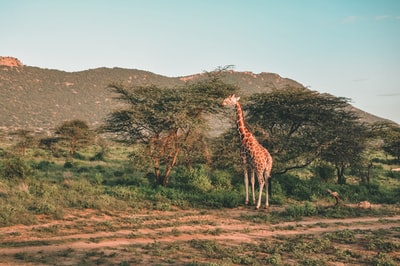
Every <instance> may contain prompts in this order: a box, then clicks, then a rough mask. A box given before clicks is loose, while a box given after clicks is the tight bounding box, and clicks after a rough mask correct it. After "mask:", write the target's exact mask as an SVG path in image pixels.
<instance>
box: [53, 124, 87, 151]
mask: <svg viewBox="0 0 400 266" xmlns="http://www.w3.org/2000/svg"><path fill="white" fill-rule="evenodd" d="M56 134H57V135H58V136H59V138H60V139H61V140H64V141H66V143H67V146H68V151H69V155H73V154H75V152H76V149H78V148H80V147H84V146H87V145H89V144H90V143H92V142H93V140H94V134H93V131H92V130H91V129H90V128H89V126H88V125H87V123H86V122H85V121H82V120H79V119H76V120H70V121H65V122H64V123H62V124H61V125H60V126H59V127H57V129H56Z"/></svg>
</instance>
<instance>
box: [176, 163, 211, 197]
mask: <svg viewBox="0 0 400 266" xmlns="http://www.w3.org/2000/svg"><path fill="white" fill-rule="evenodd" d="M173 186H176V187H178V188H181V189H185V190H196V191H197V192H206V191H210V190H211V189H212V188H213V185H212V183H211V179H210V177H209V175H208V169H207V168H206V167H205V166H202V165H200V166H198V167H196V168H190V169H187V168H181V169H178V171H177V173H176V177H175V184H173Z"/></svg>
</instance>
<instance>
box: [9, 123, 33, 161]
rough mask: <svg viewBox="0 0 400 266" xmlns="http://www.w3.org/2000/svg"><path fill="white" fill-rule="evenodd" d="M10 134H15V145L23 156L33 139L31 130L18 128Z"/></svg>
mask: <svg viewBox="0 0 400 266" xmlns="http://www.w3.org/2000/svg"><path fill="white" fill-rule="evenodd" d="M12 135H16V136H17V137H18V142H17V144H16V147H17V149H18V150H19V152H20V154H21V155H22V156H25V154H26V149H27V148H28V147H30V146H32V145H33V143H34V141H35V138H34V136H33V134H32V131H31V130H26V129H18V130H16V131H15V132H12Z"/></svg>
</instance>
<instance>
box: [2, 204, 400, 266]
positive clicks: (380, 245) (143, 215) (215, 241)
mask: <svg viewBox="0 0 400 266" xmlns="http://www.w3.org/2000/svg"><path fill="white" fill-rule="evenodd" d="M318 208H319V209H320V210H323V211H324V212H325V214H328V213H330V216H331V217H335V216H337V217H338V218H324V217H322V216H320V215H311V216H307V217H299V216H296V215H294V216H293V214H294V213H293V212H290V213H288V211H287V210H285V207H283V206H279V207H278V206H271V207H270V208H269V209H268V210H258V211H257V210H255V209H253V208H252V207H250V206H249V207H247V206H241V207H237V208H232V209H217V210H215V209H192V208H189V209H178V208H174V209H172V210H167V211H163V210H149V211H146V210H140V211H137V210H132V211H107V212H101V211H99V210H93V209H85V210H74V209H71V210H66V211H65V215H64V217H63V218H62V219H59V220H54V219H52V218H49V217H48V216H46V215H38V217H37V219H38V220H37V221H38V222H37V224H34V225H13V226H8V227H2V228H0V262H1V263H0V265H146V264H147V265H398V264H400V212H399V208H396V207H394V206H377V205H373V206H372V208H371V209H367V210H360V209H358V208H357V207H356V206H351V207H350V206H336V207H335V206H332V205H329V206H318ZM320 213H321V211H320ZM344 213H347V214H348V213H354V214H355V216H357V217H351V218H350V217H348V215H345V216H346V217H347V218H345V217H340V216H342V214H344ZM288 214H292V216H291V219H287V217H286V218H285V215H288ZM350 216H351V215H350Z"/></svg>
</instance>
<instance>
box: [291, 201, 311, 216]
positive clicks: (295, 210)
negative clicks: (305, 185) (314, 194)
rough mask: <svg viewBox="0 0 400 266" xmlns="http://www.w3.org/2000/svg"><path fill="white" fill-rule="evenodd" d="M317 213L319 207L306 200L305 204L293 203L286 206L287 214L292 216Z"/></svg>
mask: <svg viewBox="0 0 400 266" xmlns="http://www.w3.org/2000/svg"><path fill="white" fill-rule="evenodd" d="M315 214H317V209H316V208H315V207H314V206H313V205H312V204H311V203H310V202H305V203H304V205H295V204H292V205H289V206H288V207H286V210H285V215H286V216H289V217H292V218H300V217H303V216H312V215H315Z"/></svg>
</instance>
